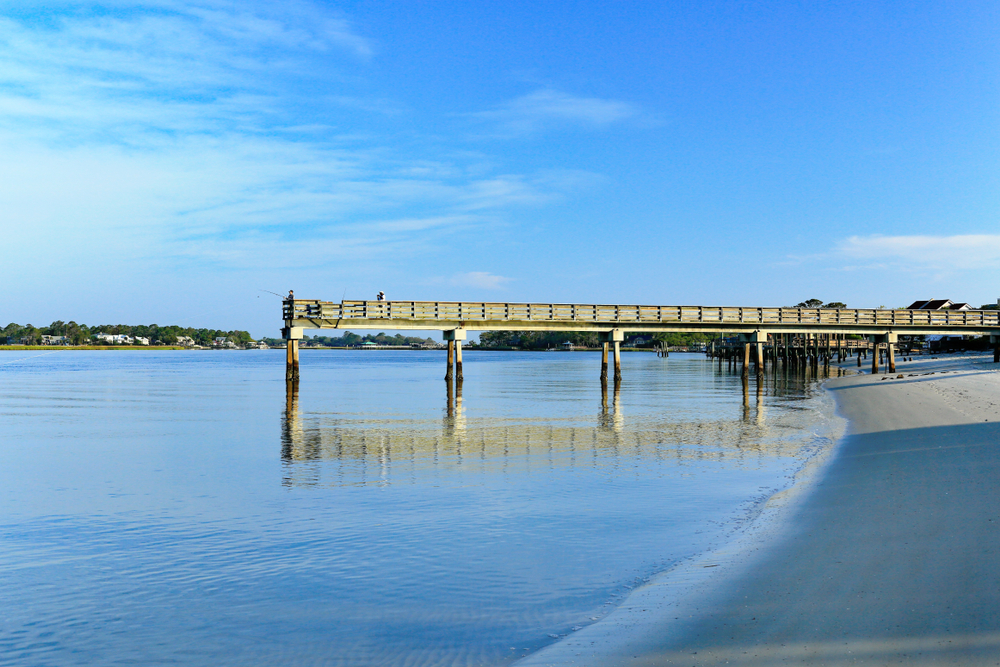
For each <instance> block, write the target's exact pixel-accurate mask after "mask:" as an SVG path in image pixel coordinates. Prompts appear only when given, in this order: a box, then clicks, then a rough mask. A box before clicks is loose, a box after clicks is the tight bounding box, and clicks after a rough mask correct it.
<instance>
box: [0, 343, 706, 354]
mask: <svg viewBox="0 0 1000 667" xmlns="http://www.w3.org/2000/svg"><path fill="white" fill-rule="evenodd" d="M268 349H269V350H284V349H285V348H284V347H277V346H273V345H272V346H270V347H269V348H268ZM64 350H76V351H79V350H95V351H96V350H145V351H147V352H148V351H150V350H187V351H190V352H223V351H227V350H228V351H235V352H256V351H258V349H257V348H250V349H249V350H246V349H243V348H236V349H235V350H234V349H233V348H221V349H215V348H210V347H202V348H193V347H184V346H182V345H0V352H5V351H6V352H13V351H48V352H58V351H64ZM299 350H300V351H308V350H339V351H348V352H350V351H363V352H444V351H445V350H446V348H444V347H440V348H412V347H368V348H365V347H300V348H299ZM462 351H463V352H465V353H469V352H600V351H601V348H599V347H579V348H574V349H572V350H557V349H552V350H522V349H516V348H508V347H463V348H462ZM621 351H622V352H655V351H656V349H655V348H652V347H623V348H621ZM672 351H674V352H677V353H683V351H682V350H672ZM690 354H704V352H690Z"/></svg>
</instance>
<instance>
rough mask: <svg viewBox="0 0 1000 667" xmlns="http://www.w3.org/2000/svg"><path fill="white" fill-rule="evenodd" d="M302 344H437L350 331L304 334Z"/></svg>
mask: <svg viewBox="0 0 1000 667" xmlns="http://www.w3.org/2000/svg"><path fill="white" fill-rule="evenodd" d="M261 340H263V341H264V342H265V343H267V344H268V345H284V344H285V341H284V340H283V339H281V338H263V339H261ZM302 342H303V343H309V344H310V345H319V346H322V347H357V346H358V345H364V344H365V343H375V344H376V345H394V346H400V347H406V346H413V345H436V344H437V343H436V342H435V341H434V339H432V338H420V337H418V336H404V335H402V334H396V335H394V336H389V335H387V334H386V333H385V332H379V333H377V334H365V335H363V336H362V335H359V334H356V333H352V332H350V331H345V332H344V333H343V334H341V335H340V336H310V335H309V334H305V335H303V336H302Z"/></svg>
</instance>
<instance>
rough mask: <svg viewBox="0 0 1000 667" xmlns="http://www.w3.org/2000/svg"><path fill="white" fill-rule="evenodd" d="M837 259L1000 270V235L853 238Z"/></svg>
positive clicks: (844, 243) (841, 247)
mask: <svg viewBox="0 0 1000 667" xmlns="http://www.w3.org/2000/svg"><path fill="white" fill-rule="evenodd" d="M836 255H838V256H839V257H841V258H848V259H851V260H855V261H861V262H864V263H865V264H868V265H877V266H880V267H888V266H894V267H900V268H910V269H915V270H920V269H933V270H938V271H941V270H951V269H960V270H971V269H995V268H1000V234H956V235H952V236H881V235H872V236H851V237H849V238H847V239H846V240H844V241H842V242H841V243H840V244H839V245H838V247H837V249H836Z"/></svg>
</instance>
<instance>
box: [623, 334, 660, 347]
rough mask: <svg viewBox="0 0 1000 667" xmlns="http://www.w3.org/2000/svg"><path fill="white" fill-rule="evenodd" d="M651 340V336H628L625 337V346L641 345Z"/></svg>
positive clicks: (647, 343)
mask: <svg viewBox="0 0 1000 667" xmlns="http://www.w3.org/2000/svg"><path fill="white" fill-rule="evenodd" d="M652 342H653V337H652V336H628V337H627V338H626V339H625V347H642V346H643V345H649V344H650V343H652Z"/></svg>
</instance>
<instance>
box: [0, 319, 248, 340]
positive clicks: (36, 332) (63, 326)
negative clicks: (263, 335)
mask: <svg viewBox="0 0 1000 667" xmlns="http://www.w3.org/2000/svg"><path fill="white" fill-rule="evenodd" d="M97 334H118V335H124V336H131V337H133V338H135V337H137V336H140V337H142V338H148V339H149V341H150V344H152V345H176V344H177V341H178V338H179V337H181V336H188V337H190V338H191V339H192V340H194V342H195V344H196V345H203V346H210V345H212V343H213V342H214V341H215V339H216V338H227V339H228V340H230V341H232V342H233V343H234V344H236V345H237V346H243V345H246V344H247V343H250V342H251V341H253V338H251V336H250V334H249V333H247V332H246V331H240V330H238V329H237V330H233V331H225V330H223V329H196V328H194V327H180V326H176V325H170V326H160V325H158V324H136V325H133V324H99V325H96V326H88V325H86V324H77V323H76V322H73V321H69V322H63V321H61V320H56V321H55V322H53V323H52V324H50V325H49V326H47V327H35V326H32V325H31V324H23V325H22V324H17V323H14V322H11V323H10V324H8V325H7V326H5V327H4V328H3V329H0V342H2V343H5V344H8V345H16V344H20V343H21V342H22V341H24V342H26V343H27V344H28V345H40V344H41V342H42V336H65V337H66V339H67V340H68V341H69V343H70V344H71V345H87V344H92V343H95V341H96V338H95V336H96V335H97Z"/></svg>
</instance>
